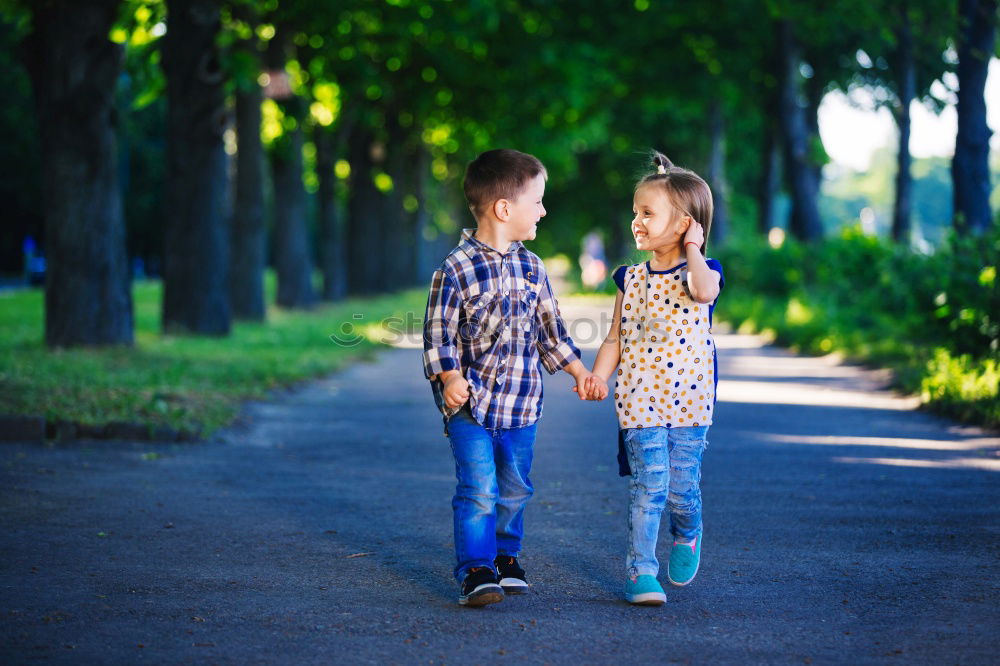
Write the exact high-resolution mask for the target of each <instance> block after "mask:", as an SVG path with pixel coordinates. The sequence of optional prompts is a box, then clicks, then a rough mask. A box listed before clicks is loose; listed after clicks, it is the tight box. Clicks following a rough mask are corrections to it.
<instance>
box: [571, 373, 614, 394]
mask: <svg viewBox="0 0 1000 666" xmlns="http://www.w3.org/2000/svg"><path fill="white" fill-rule="evenodd" d="M573 390H574V391H576V393H577V395H579V396H580V400H604V399H605V398H607V397H608V384H607V382H605V381H604V380H603V379H601V378H600V377H598V376H597V375H595V374H594V373H592V372H588V373H585V374H581V375H580V376H579V377H577V378H576V386H574V387H573Z"/></svg>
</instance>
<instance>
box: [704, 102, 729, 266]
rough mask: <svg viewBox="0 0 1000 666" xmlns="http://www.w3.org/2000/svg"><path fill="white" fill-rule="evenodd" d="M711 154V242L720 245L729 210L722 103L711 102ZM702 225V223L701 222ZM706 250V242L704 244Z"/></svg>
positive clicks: (727, 228) (724, 233) (723, 237)
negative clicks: (712, 210)
mask: <svg viewBox="0 0 1000 666" xmlns="http://www.w3.org/2000/svg"><path fill="white" fill-rule="evenodd" d="M711 114H712V115H711V123H712V126H711V134H712V153H711V158H710V159H709V165H708V184H709V187H711V188H712V207H713V208H714V213H713V215H712V228H711V238H710V239H709V240H711V242H712V243H713V244H715V245H722V244H723V243H725V242H726V236H727V235H728V233H729V209H728V208H727V206H726V198H727V191H728V186H727V184H726V118H725V114H724V112H723V108H722V101H721V100H719V99H716V100H714V101H713V102H712V111H711ZM703 224H704V222H703ZM705 246H706V249H707V247H708V242H707V241H706V243H705Z"/></svg>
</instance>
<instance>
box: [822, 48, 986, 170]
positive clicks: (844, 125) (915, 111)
mask: <svg viewBox="0 0 1000 666" xmlns="http://www.w3.org/2000/svg"><path fill="white" fill-rule="evenodd" d="M948 77H950V78H947V77H946V79H945V83H947V84H948V85H947V87H946V86H945V85H943V84H942V82H941V81H936V82H935V84H934V87H933V89H932V92H933V93H934V94H935V96H937V97H939V98H942V99H947V100H949V101H950V103H949V105H948V106H947V107H946V108H945V110H944V111H943V112H942V113H941V115H940V116H938V115H936V114H935V113H934V112H933V111H930V110H929V109H928V108H927V107H926V106H924V105H923V104H921V103H920V102H913V104H912V105H911V106H910V118H911V122H912V125H911V128H910V153H911V154H912V155H913V156H914V157H932V156H941V157H951V156H952V155H954V153H955V133H956V131H957V126H958V120H957V115H956V113H955V106H954V101H955V96H954V94H953V93H952V92H950V90H949V88H950V89H952V90H954V89H957V87H958V80H957V78H956V77H955V76H954V74H949V75H948ZM851 97H852V99H853V100H854V101H855V102H856V103H857V104H858V105H861V106H862V107H866V106H867V107H868V108H870V107H871V100H872V97H871V95H870V93H867V92H866V91H863V90H859V91H855V92H853V93H852V94H851ZM986 122H987V124H988V125H989V126H990V129H992V130H993V131H994V134H993V138H992V139H991V140H990V149H991V151H997V150H1000V60H998V59H996V58H994V59H992V60H991V61H990V69H989V74H988V76H987V78H986ZM819 132H820V136H821V137H822V139H823V146H824V148H825V149H826V152H827V154H829V155H830V157H831V158H832V159H833V161H834V162H836V163H838V164H841V165H844V166H847V167H850V168H852V169H855V170H858V171H864V170H866V169H867V168H868V165H869V163H870V161H871V156H872V153H873V152H874V151H875V150H876V149H877V148H880V147H882V146H886V145H892V146H895V145H896V143H897V142H898V141H899V132H898V130H897V129H896V125H895V123H894V122H893V120H892V115H891V114H890V113H889V110H888V109H880V110H878V111H877V112H876V111H870V110H865V109H864V108H857V105H852V104H851V101H850V100H849V99H848V97H847V95H845V94H843V93H841V92H832V93H829V94H827V96H826V97H824V98H823V102H822V103H821V104H820V107H819Z"/></svg>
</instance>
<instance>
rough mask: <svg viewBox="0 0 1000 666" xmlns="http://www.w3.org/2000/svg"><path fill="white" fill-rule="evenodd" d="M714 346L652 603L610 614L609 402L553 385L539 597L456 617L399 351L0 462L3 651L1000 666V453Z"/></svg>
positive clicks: (531, 514) (618, 554)
mask: <svg viewBox="0 0 1000 666" xmlns="http://www.w3.org/2000/svg"><path fill="white" fill-rule="evenodd" d="M719 346H720V348H721V355H722V377H723V385H722V388H721V392H720V405H719V408H718V418H717V423H716V425H715V426H714V427H713V429H712V431H711V433H710V440H711V444H710V447H709V450H708V451H707V453H706V456H705V463H704V481H703V490H704V499H705V523H706V533H705V550H704V554H703V565H702V570H701V572H700V573H699V576H698V578H697V580H696V581H695V582H694V583H693V584H692V585H691V586H689V587H687V588H684V589H682V590H672V589H671V590H668V603H667V604H666V605H665V606H663V607H661V608H633V607H630V606H628V605H627V604H626V603H624V602H623V601H622V600H621V595H620V591H621V587H622V582H623V559H624V554H625V548H624V539H625V508H626V507H625V501H626V487H625V482H624V480H623V479H620V478H619V477H618V476H617V475H616V470H615V460H614V455H615V424H614V418H613V409H612V405H611V404H610V402H605V403H601V404H595V403H580V402H578V401H577V399H576V398H575V395H574V394H572V393H571V392H570V391H569V386H570V383H569V378H568V377H567V376H566V375H564V374H563V375H558V376H556V377H553V378H550V379H548V380H547V383H546V390H547V396H546V411H545V417H544V418H543V421H542V424H541V426H540V428H539V431H538V442H537V449H536V463H535V468H534V471H533V474H532V476H533V480H534V482H535V485H536V495H535V498H534V499H533V500H532V503H531V504H530V505H529V508H528V514H527V521H526V522H527V530H528V536H527V541H526V546H525V552H524V555H523V558H522V561H523V563H524V565H525V567H526V568H527V570H528V572H529V575H530V579H531V582H532V583H533V587H532V591H531V594H529V595H526V596H523V597H515V598H511V599H508V600H506V601H505V602H503V603H501V604H497V605H495V606H490V607H487V608H484V609H465V608H460V607H459V606H457V604H456V588H455V587H454V585H453V583H452V581H451V578H450V569H451V566H452V550H451V514H450V497H451V492H452V490H453V487H454V481H453V467H452V461H451V457H450V452H449V448H448V444H447V441H446V440H445V439H444V438H443V437H442V436H441V429H440V419H439V418H438V416H437V415H436V412H435V411H434V409H433V405H432V402H431V396H430V392H429V390H428V388H427V386H426V385H425V383H424V381H423V379H422V377H421V375H420V367H419V363H420V361H419V353H418V352H417V351H415V350H408V349H396V350H391V351H387V352H385V353H383V354H382V355H381V356H380V358H379V359H378V361H377V362H375V363H370V364H362V365H358V366H355V367H353V368H351V369H349V370H347V371H345V372H343V373H341V374H338V375H336V376H333V377H331V378H328V379H326V380H323V381H320V382H316V383H314V384H311V385H309V386H307V387H304V388H303V389H301V390H298V391H295V392H290V393H288V394H284V395H281V396H278V397H276V399H275V400H274V401H273V402H270V403H267V404H256V405H252V406H250V408H249V409H248V418H247V421H246V422H245V423H244V424H243V425H242V426H240V427H238V428H234V429H233V430H231V431H230V432H228V433H227V434H226V436H225V438H224V439H223V440H222V441H216V442H211V443H205V444H195V445H155V444H153V445H151V444H128V443H124V444H123V443H106V442H105V443H91V444H75V445H71V446H66V447H51V446H49V447H42V446H32V445H16V444H14V445H4V446H2V447H0V525H2V527H3V532H2V537H0V549H2V558H0V613H2V616H0V617H2V620H0V622H2V624H0V662H3V663H35V662H57V663H72V664H78V663H123V664H133V663H157V664H161V663H216V664H252V663H289V664H299V663H314V664H315V663H319V664H332V663H338V664H339V663H368V662H371V663H374V662H378V663H382V662H391V663H429V662H435V663H437V662H443V663H515V662H528V663H556V664H558V663H580V664H589V663H607V662H622V661H625V660H628V661H630V662H634V661H637V660H641V661H642V662H647V663H661V662H682V663H696V664H697V663H747V662H754V663H778V664H786V663H789V664H800V663H814V664H822V663H851V664H856V663H900V664H902V663H906V664H913V663H918V664H939V663H962V664H975V663H984V664H985V663H991V662H992V663H996V660H997V654H998V651H1000V638H998V637H1000V458H998V457H997V451H998V449H1000V440H997V439H995V438H989V437H986V436H984V435H982V434H981V433H978V432H977V431H975V430H973V429H969V428H961V427H957V426H954V425H951V424H949V423H947V422H943V421H941V420H938V419H936V418H933V417H930V416H928V415H925V414H922V413H919V412H913V411H911V408H912V403H911V401H908V400H906V399H901V398H896V397H894V396H892V395H890V394H888V393H884V392H877V391H874V390H873V389H874V386H875V384H876V383H877V380H878V378H877V376H874V375H872V374H871V373H864V372H861V371H859V370H857V369H854V368H848V367H841V366H837V365H834V364H833V363H831V362H830V361H828V360H824V359H803V358H796V357H793V356H791V355H789V354H787V353H784V352H782V351H780V350H776V349H773V348H761V347H760V345H759V341H757V340H756V339H754V338H748V337H741V336H721V337H720V340H719ZM593 353H594V352H593V350H592V349H590V350H588V351H587V360H588V362H589V361H590V360H592V357H593Z"/></svg>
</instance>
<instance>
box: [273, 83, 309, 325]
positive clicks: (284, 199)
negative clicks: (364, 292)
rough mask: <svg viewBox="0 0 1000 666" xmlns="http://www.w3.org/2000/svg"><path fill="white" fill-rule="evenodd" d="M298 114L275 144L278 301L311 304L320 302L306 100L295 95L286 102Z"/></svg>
mask: <svg viewBox="0 0 1000 666" xmlns="http://www.w3.org/2000/svg"><path fill="white" fill-rule="evenodd" d="M283 107H284V110H285V113H286V114H289V115H291V116H292V117H294V118H295V120H296V123H295V129H292V130H288V129H287V128H286V129H285V134H284V135H283V136H282V137H281V140H280V141H279V142H278V143H277V144H276V145H275V146H274V148H273V154H272V156H271V164H272V167H271V168H272V172H273V174H274V263H275V269H276V272H277V274H278V305H280V306H282V307H285V308H307V307H311V306H313V305H315V304H316V292H315V290H314V289H313V285H312V265H313V262H312V257H311V252H310V242H309V228H308V225H307V224H306V190H305V186H304V185H303V183H302V143H303V136H302V123H303V117H304V116H305V113H304V109H303V102H302V100H301V99H299V98H292V99H289V100H287V101H285V102H284V104H283Z"/></svg>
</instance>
